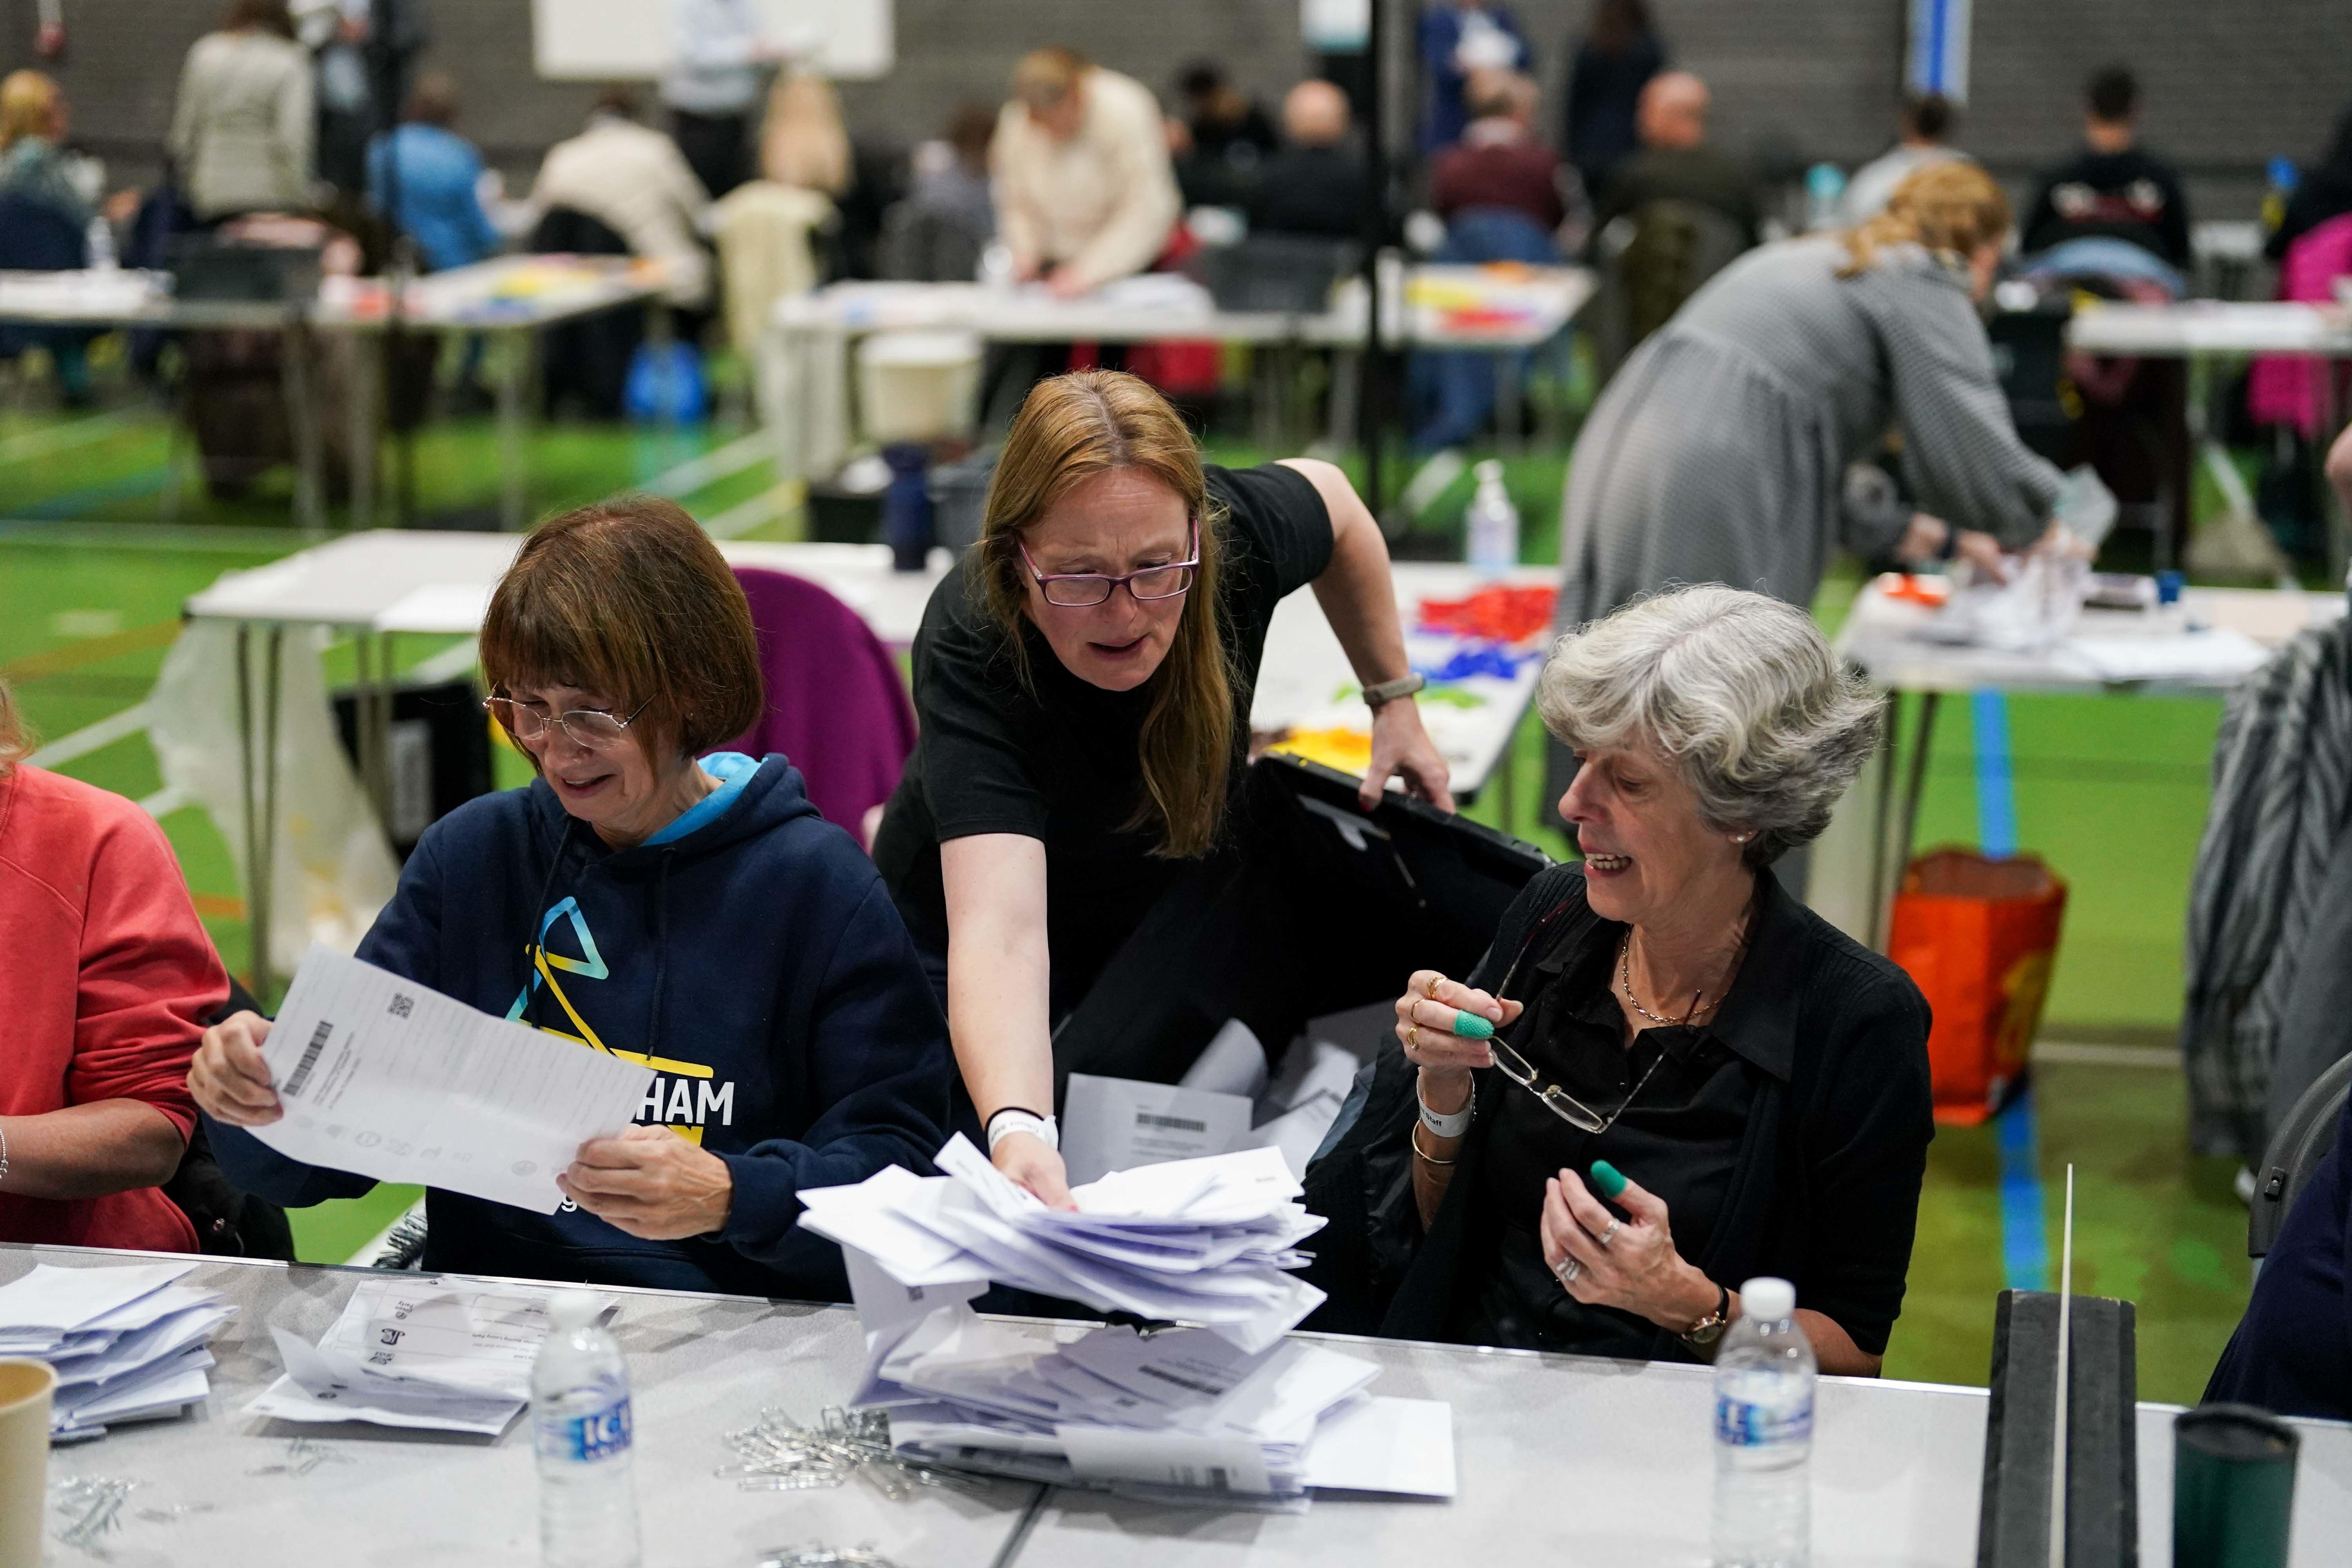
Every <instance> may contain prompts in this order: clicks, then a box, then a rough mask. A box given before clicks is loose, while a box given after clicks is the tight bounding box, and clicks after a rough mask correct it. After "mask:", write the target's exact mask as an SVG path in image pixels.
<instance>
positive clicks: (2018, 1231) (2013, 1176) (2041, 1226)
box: [1993, 1087, 2050, 1290]
mask: <svg viewBox="0 0 2352 1568" xmlns="http://www.w3.org/2000/svg"><path fill="white" fill-rule="evenodd" d="M1993 1134H1994V1138H1995V1140H1996V1142H1998V1143H1999V1145H2000V1263H2001V1277H2002V1278H2003V1279H2005V1280H2006V1281H2007V1282H2008V1285H2009V1288H2010V1289H2012V1290H2046V1289H2049V1288H2050V1237H2049V1233H2048V1226H2047V1224H2046V1222H2045V1221H2044V1219H2043V1217H2042V1148H2041V1140H2040V1138H2039V1137H2038V1136H2037V1135H2036V1130H2035V1128H2034V1123H2033V1090H2032V1088H2031V1087H2029V1088H2027V1089H2024V1090H2023V1091H2022V1092H2021V1093H2020V1094H2019V1095H2018V1096H2017V1098H2016V1099H2014V1100H2011V1101H2010V1102H2009V1104H2008V1105H2007V1106H2006V1107H2004V1108H2003V1109H2002V1110H2001V1113H2000V1115H1999V1116H1996V1117H1994V1118H1993Z"/></svg>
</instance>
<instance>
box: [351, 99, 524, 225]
mask: <svg viewBox="0 0 2352 1568" xmlns="http://www.w3.org/2000/svg"><path fill="white" fill-rule="evenodd" d="M457 109H458V102H457V82H456V81H455V80H454V79H451V78H450V77H448V76H447V75H446V74H444V73H443V72H440V71H428V72H426V73H425V75H424V76H422V77H419V78H418V79H417V81H416V87H415V90H413V91H411V92H410V93H409V95H408V105H407V107H406V109H405V110H403V111H402V114H401V124H400V127H399V129H397V130H395V131H394V132H392V133H391V134H390V135H388V136H378V137H377V138H376V139H375V140H374V141H373V142H371V143H370V144H369V147H368V199H369V201H370V202H371V203H372V204H373V205H374V206H375V207H376V209H377V210H378V211H383V207H384V203H385V202H386V201H387V200H388V199H390V196H391V193H392V189H393V186H394V184H397V185H398V186H399V203H400V205H399V210H398V211H396V212H391V213H388V214H387V215H386V216H389V217H391V219H392V220H393V222H394V223H395V224H397V225H398V226H400V227H401V228H402V229H403V230H404V232H406V234H407V235H408V237H410V238H411V239H414V240H415V242H416V249H417V253H418V257H419V259H421V260H422V261H423V262H424V264H425V270H426V271H428V272H446V271H447V270H448V269H449V268H453V267H467V266H470V265H472V264H473V263H475V262H477V261H484V260H487V259H488V258H490V257H492V256H495V255H497V254H498V252H499V243H500V242H499V231H498V230H497V228H495V227H494V226H492V225H491V223H490V220H489V216H488V214H486V213H485V212H483V210H482V155H481V153H478V152H477V151H476V150H475V147H474V144H473V143H472V142H468V141H467V140H466V139H465V138H464V137H462V136H460V135H458V134H457ZM395 174H396V175H397V179H396V180H395V179H394V175H395Z"/></svg>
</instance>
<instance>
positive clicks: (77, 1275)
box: [0, 1258, 196, 1343]
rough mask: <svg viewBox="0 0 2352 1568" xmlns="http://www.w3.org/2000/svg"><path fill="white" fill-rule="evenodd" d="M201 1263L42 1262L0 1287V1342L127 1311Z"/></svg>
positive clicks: (58, 1333) (73, 1326)
mask: <svg viewBox="0 0 2352 1568" xmlns="http://www.w3.org/2000/svg"><path fill="white" fill-rule="evenodd" d="M195 1266H196V1263H195V1260H194V1258H191V1259H189V1260H188V1261H187V1262H185V1263H142V1264H131V1265H128V1266H126V1267H122V1268H58V1266H57V1265H56V1264H54V1263H37V1264H35V1265H34V1266H33V1268H32V1271H31V1272H30V1273H28V1274H26V1275H24V1276H23V1277H22V1278H20V1279H14V1280H11V1281H10V1282H9V1283H7V1284H5V1285H0V1340H5V1341H6V1342H10V1343H15V1342H20V1341H22V1340H24V1339H26V1338H31V1337H36V1336H37V1335H39V1334H41V1333H42V1332H44V1331H56V1334H57V1335H62V1334H63V1333H65V1332H66V1331H69V1330H72V1329H77V1328H80V1327H82V1326H83V1325H85V1324H88V1323H90V1322H92V1321H94V1320H97V1319H100V1318H102V1317H104V1316H106V1315H107V1314H109V1313H111V1312H116V1311H121V1310H123V1309H125V1308H127V1307H129V1306H130V1305H131V1303H133V1302H136V1301H138V1300H140V1299H141V1298H142V1297H144V1296H147V1295H149V1294H151V1293H152V1292H153V1291H157V1290H160V1289H163V1287H164V1286H166V1285H169V1284H170V1283H172V1281H173V1280H175V1279H179V1278H180V1277H181V1276H182V1275H184V1274H186V1273H187V1272H188V1271H189V1270H191V1269H193V1268H195Z"/></svg>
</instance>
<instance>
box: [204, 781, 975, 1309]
mask: <svg viewBox="0 0 2352 1568" xmlns="http://www.w3.org/2000/svg"><path fill="white" fill-rule="evenodd" d="M728 765H729V768H730V773H732V772H733V771H734V767H733V764H728ZM730 783H731V784H733V786H734V792H735V793H734V796H733V805H731V806H729V807H725V808H722V810H721V811H720V812H719V814H718V815H717V816H714V817H712V818H710V819H709V820H707V821H705V822H703V823H702V824H701V825H700V826H698V827H696V828H694V829H693V830H691V831H689V832H688V833H686V834H685V835H683V836H682V837H678V838H676V839H673V840H672V841H670V842H668V843H665V844H659V845H654V844H646V845H640V846H638V847H635V848H630V849H622V850H613V849H609V848H607V847H605V846H604V843H603V841H602V840H601V839H599V838H597V837H596V836H595V835H594V833H593V831H592V830H590V829H589V828H588V827H587V826H586V825H584V824H582V823H578V822H574V821H572V819H571V818H570V817H568V816H566V815H565V814H564V812H563V809H562V806H561V805H559V804H558V803H557V801H556V798H555V795H554V792H553V791H552V790H551V789H550V788H549V787H548V785H547V784H546V782H545V781H544V780H540V781H536V782H534V783H533V784H530V786H529V787H528V788H526V789H520V790H509V791H507V792H505V793H503V794H499V795H485V796H483V797H482V798H481V799H479V800H476V801H472V802H469V803H468V804H467V805H464V806H461V807H459V808H458V809H457V810H456V811H454V812H452V813H450V814H449V815H448V816H445V817H443V818H442V819H441V820H440V821H439V822H437V823H436V824H434V825H433V826H432V827H431V828H430V829H428V830H427V831H426V833H425V837H424V838H423V840H422V841H421V842H419V843H418V845H417V847H416V849H415V853H414V854H412V855H411V856H410V857H409V861H408V865H407V868H405V869H404V871H403V872H402V874H401V879H400V889H399V891H398V892H397V893H396V894H394V898H393V901H392V902H391V904H390V905H388V906H386V908H385V910H384V911H383V914H382V915H380V916H378V917H377V920H376V922H375V926H374V929H373V930H372V931H369V932H368V934H367V938H366V940H365V941H364V942H362V943H361V944H360V949H359V956H360V957H361V958H362V959H364V960H366V961H367V962H368V963H374V964H378V965H380V966H382V967H383V968H385V969H389V970H391V971H392V972H393V973H395V974H400V975H404V976H406V977H407V978H409V979H411V980H414V981H415V982H417V983H418V984H422V985H429V986H431V987H432V988H433V989H434V990H436V991H438V992H441V993H443V994H446V995H449V996H454V997H456V998H457V1000H459V1001H461V1002H464V1003H466V1004H467V1005H470V1006H473V1007H477V1008H479V1009H481V1010H483V1011H485V1012H488V1013H494V1014H505V1015H507V1016H510V1017H516V1018H519V1019H520V1021H522V1022H524V1023H526V1024H530V1025H533V1026H537V1027H539V1028H541V1029H544V1030H546V1031H547V1032H549V1033H551V1034H556V1035H562V1036H564V1037H567V1038H572V1039H577V1040H580V1041H581V1042H582V1043H583V1046H589V1045H593V1046H595V1047H601V1048H604V1049H606V1050H609V1051H611V1052H612V1053H614V1055H619V1056H625V1057H628V1058H631V1059H633V1060H643V1061H646V1063H647V1065H649V1066H651V1067H653V1068H654V1069H655V1073H656V1076H655V1079H654V1080H653V1088H652V1089H651V1090H650V1091H649V1092H648V1093H647V1095H646V1100H645V1102H644V1104H643V1105H642V1106H640V1108H639V1110H638V1112H637V1116H636V1121H638V1122H640V1123H641V1124H646V1125H653V1126H665V1125H666V1126H669V1127H671V1128H673V1129H674V1130H677V1131H680V1132H681V1133H682V1134H683V1135H685V1136H687V1137H688V1138H689V1139H691V1140H693V1141H696V1142H699V1143H700V1144H701V1146H702V1147H703V1148H704V1149H706V1150H709V1152H712V1153H715V1154H717V1155H718V1156H719V1158H720V1159H721V1160H723V1161H725V1162H726V1163H727V1167H728V1171H729V1174H730V1176H731V1177H732V1179H733V1184H734V1194H733V1199H732V1204H731V1206H730V1210H729V1213H728V1216H727V1220H726V1223H725V1225H724V1226H723V1227H722V1228H721V1229H719V1231H717V1232H714V1233H711V1234H709V1235H706V1236H698V1237H689V1238H688V1239H685V1240H679V1241H645V1240H640V1239H638V1238H636V1237H631V1236H629V1235H626V1234H625V1233H624V1232H623V1231H621V1230H619V1229H617V1228H616V1227H614V1226H611V1225H608V1224H606V1223H605V1222H604V1221H603V1220H600V1219H597V1218H596V1217H594V1216H593V1215H589V1214H587V1213H585V1212H583V1211H581V1210H577V1209H573V1208H571V1207H570V1205H566V1206H565V1207H564V1208H563V1209H561V1210H559V1211H558V1212H557V1213H555V1214H552V1215H540V1214H533V1213H530V1212H529V1211H527V1210H524V1209H520V1208H513V1207H509V1206H508V1205H503V1204H496V1203H489V1202H487V1201H484V1200H482V1199H479V1198H472V1197H467V1196H464V1195H462V1194H455V1193H449V1192H444V1191H440V1190H438V1189H436V1190H434V1191H433V1192H431V1193H430V1194H427V1196H426V1200H425V1202H426V1205H427V1214H428V1218H429V1226H428V1231H427V1239H426V1243H425V1268H429V1269H446V1270H455V1271H460V1272H465V1273H477V1274H504V1275H512V1276H519V1277H521V1278H525V1279H585V1280H593V1281H597V1282H600V1283H610V1284H623V1285H646V1286H655V1287H658V1288H662V1289H688V1290H719V1291H732V1292H739V1293H746V1294H752V1295H763V1296H782V1297H791V1298H796V1299H800V1300H847V1290H848V1280H847V1279H846V1277H845V1274H844V1272H843V1269H842V1263H841V1250H840V1248H839V1247H835V1245H834V1244H833V1243H831V1242H829V1241H826V1240H824V1239H823V1238H822V1237H817V1236H815V1235H814V1234H812V1233H809V1232H804V1231H802V1230H800V1229H798V1228H796V1222H797V1220H798V1217H799V1215H800V1212H801V1204H800V1198H799V1193H800V1191H801V1189H802V1188H803V1187H819V1186H837V1185H840V1184H844V1183H852V1182H860V1181H863V1180H865V1179H866V1177H867V1176H870V1175H872V1174H874V1173H876V1172H877V1171H879V1170H881V1169H882V1168H883V1167H884V1166H886V1165H893V1164H897V1165H904V1166H906V1167H907V1168H908V1170H911V1171H915V1172H918V1173H927V1172H929V1169H930V1157H931V1155H932V1153H933V1152H935V1151H937V1149H938V1148H939V1146H940V1142H943V1141H944V1139H945V1136H946V1135H945V1133H944V1131H942V1129H943V1128H944V1127H945V1126H946V1124H947V1115H948V1085H949V1082H950V1078H951V1077H952V1074H953V1070H954V1068H953V1064H952V1061H951V1059H950V1056H949V1052H948V1037H947V1022H946V1019H945V1017H944V1016H943V1015H942V1014H941V1012H940V1004H939V1002H938V1000H937V998H936V997H935V996H934V995H933V994H932V992H931V988H930V985H929V983H928V982H927V981H926V979H925V977H924V974H923V970H922V966H921V964H920V963H919V960H918V959H917V957H916V953H915V949H914V944H913V943H912V942H910V941H908V936H907V931H906V928H905V927H904V926H903V925H902V924H901V923H900V922H899V920H898V911H897V910H896V908H895V907H894V906H893V905H892V903H891V901H890V896H889V894H888V892H887V890H886V889H884V888H883V886H882V880H881V878H880V876H879V875H878V874H877V872H876V871H875V869H874V866H873V862H871V861H870V860H868V859H867V858H866V855H865V853H864V852H863V851H862V850H860V849H859V848H858V847H857V845H856V842H855V841H854V840H853V839H851V838H850V837H849V836H848V835H847V834H845V833H844V832H842V831H841V829H839V828H837V827H835V826H832V825H831V824H829V823H827V822H826V821H825V820H824V818H823V817H822V816H819V815H818V814H817V812H816V809H815V808H814V806H812V805H810V804H809V802H808V797H807V795H806V793H805V791H804V790H803V787H802V784H801V776H800V774H799V773H798V772H796V771H795V770H794V769H793V766H792V764H791V763H787V762H786V761H785V760H784V759H783V758H782V757H777V756H771V757H768V758H766V759H764V760H762V761H761V763H759V765H758V766H757V767H756V768H755V769H754V770H753V771H752V773H751V774H750V776H748V777H737V778H734V779H730ZM209 1125H210V1131H211V1133H212V1140H213V1148H214V1151H215V1153H216V1154H217V1156H218V1158H219V1160H220V1163H221V1165H222V1168H223V1169H224V1170H225V1171H226V1172H227V1173H228V1174H229V1179H230V1180H231V1181H232V1182H234V1183H235V1184H236V1185H237V1186H239V1187H241V1188H243V1189H245V1190H246V1191H248V1192H251V1193H255V1194H259V1195H261V1196H263V1197H265V1198H267V1199H268V1201H270V1202H272V1203H277V1204H281V1205H289V1206H300V1205H310V1204H315V1203H318V1202H320V1201H321V1200H323V1199H326V1198H334V1197H352V1196H356V1195H358V1194H362V1193H364V1192H366V1191H367V1190H368V1189H369V1188H371V1187H372V1186H373V1185H374V1184H373V1182H372V1181H370V1180H368V1179H367V1178H365V1177H362V1176H355V1175H352V1174H350V1173H343V1172H338V1171H332V1170H326V1169H322V1168H320V1167H317V1166H311V1165H305V1164H300V1163H297V1162H295V1161H291V1160H289V1159H287V1158H286V1157H284V1156H283V1155H281V1154H278V1153H277V1152H275V1151H273V1150H271V1149H270V1148H268V1146H267V1145H265V1144H263V1143H262V1142H259V1141H258V1140H257V1139H256V1138H254V1137H253V1136H252V1135H251V1134H250V1133H247V1132H245V1131H240V1130H238V1129H236V1128H231V1127H226V1126H224V1125H222V1124H221V1123H219V1122H211V1123H210V1124H209Z"/></svg>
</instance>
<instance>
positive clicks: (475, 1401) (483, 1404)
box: [246, 1275, 548, 1436]
mask: <svg viewBox="0 0 2352 1568" xmlns="http://www.w3.org/2000/svg"><path fill="white" fill-rule="evenodd" d="M547 1327H548V1320H547V1292H546V1291H543V1290H531V1289H518V1288H516V1287H513V1286H509V1285H498V1286H474V1285H468V1284H467V1283H465V1282H463V1281H461V1280H457V1279H443V1278H434V1277H429V1276H417V1275H392V1276H387V1277H385V1278H383V1279H365V1280H362V1281H361V1282H360V1285H359V1287H358V1289H355V1290H353V1291H352V1299H351V1300H350V1301H349V1302H347V1303H345V1305H344V1307H343V1310H342V1315H341V1317H339V1318H337V1319H336V1320H335V1322H334V1326H333V1327H331V1328H330V1329H329V1330H328V1331H327V1332H326V1335H325V1337H324V1338H322V1339H321V1340H320V1342H318V1344H317V1345H315V1346H313V1345H311V1344H310V1343H309V1342H306V1341H304V1340H302V1339H301V1338H299V1336H297V1335H294V1334H291V1333H289V1332H288V1331H285V1330H284V1329H272V1330H271V1331H270V1332H271V1336H272V1338H274V1339H275V1340H276V1342H277V1344H278V1356H279V1358H280V1359H281V1360H282V1361H283V1362H284V1363H285V1365H286V1375H285V1376H283V1377H281V1378H279V1379H278V1381H277V1382H276V1383H274V1384H270V1386H269V1387H268V1390H266V1391H265V1392H264V1393H263V1394H262V1395H261V1397H259V1398H258V1399H256V1400H255V1401H254V1402H253V1403H252V1404H250V1405H247V1406H246V1413H247V1415H268V1416H272V1417H275V1418H276V1419H278V1420H280V1421H308V1422H320V1421H364V1422H368V1423H370V1424H372V1425H374V1426H409V1427H417V1428H422V1429H425V1430H428V1431H437V1432H477V1433H483V1434H487V1435H488V1436H497V1435H498V1434H499V1433H500V1432H503V1431H505V1430H506V1428H507V1425H508V1423H509V1422H511V1421H512V1420H513V1419H514V1418H515V1416H516V1415H518V1414H519V1413H520V1411H521V1409H522V1407H523V1406H524V1405H526V1404H527V1403H529V1402H530V1367H531V1363H532V1361H533V1360H535V1359H536V1358H537V1356H538V1354H539V1347H540V1344H541V1342H542V1341H544V1340H545V1339H546V1338H547Z"/></svg>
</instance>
